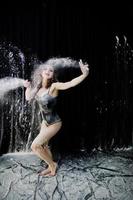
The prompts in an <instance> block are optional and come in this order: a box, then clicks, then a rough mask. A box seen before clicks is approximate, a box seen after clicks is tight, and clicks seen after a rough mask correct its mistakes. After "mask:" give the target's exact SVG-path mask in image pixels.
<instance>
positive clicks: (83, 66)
mask: <svg viewBox="0 0 133 200" xmlns="http://www.w3.org/2000/svg"><path fill="white" fill-rule="evenodd" d="M79 66H80V69H81V72H82V74H81V75H80V76H78V77H76V78H74V79H72V80H71V81H68V82H65V83H61V82H57V83H54V84H53V87H54V88H55V89H57V90H66V89H69V88H71V87H74V86H76V85H78V84H79V83H81V82H82V81H83V80H84V79H85V78H86V77H87V76H88V74H89V68H88V64H83V62H82V60H80V61H79Z"/></svg>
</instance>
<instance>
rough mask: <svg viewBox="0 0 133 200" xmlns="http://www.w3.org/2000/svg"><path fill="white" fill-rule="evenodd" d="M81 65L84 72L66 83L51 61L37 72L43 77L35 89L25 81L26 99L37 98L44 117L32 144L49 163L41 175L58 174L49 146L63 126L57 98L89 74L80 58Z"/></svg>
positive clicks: (36, 152)
mask: <svg viewBox="0 0 133 200" xmlns="http://www.w3.org/2000/svg"><path fill="white" fill-rule="evenodd" d="M79 66H80V69H81V72H82V74H81V75H80V76H78V77H76V78H74V79H72V80H71V81H68V82H65V83H64V82H59V81H57V79H56V73H55V69H54V67H53V66H52V64H50V62H46V63H44V64H41V65H40V69H41V70H40V74H39V73H36V74H37V75H38V76H40V77H41V81H39V82H37V81H36V82H37V83H35V81H34V85H38V86H36V87H35V89H32V86H31V83H30V82H29V81H28V80H25V81H24V87H26V92H25V96H26V100H28V101H31V99H33V98H34V99H36V101H37V103H38V105H39V109H40V116H41V118H42V122H41V129H40V133H39V134H38V135H37V137H36V138H35V139H34V141H33V143H32V145H31V149H32V151H33V152H34V153H35V154H36V155H37V156H38V157H40V158H41V159H42V160H44V161H45V162H46V163H47V165H48V168H47V169H45V170H43V171H42V172H41V173H40V175H49V176H54V175H55V174H56V170H57V163H56V162H55V161H54V160H53V158H52V153H51V151H50V149H49V148H48V142H49V140H50V139H51V138H52V137H53V136H54V135H56V133H57V132H58V131H59V130H60V128H61V126H62V121H61V119H60V117H59V116H58V114H57V113H56V109H55V105H56V100H57V96H58V91H59V90H66V89H68V88H71V87H74V86H76V85H78V84H79V83H81V82H82V81H83V80H84V79H85V78H86V77H87V76H88V74H89V68H88V64H83V62H82V60H80V61H79Z"/></svg>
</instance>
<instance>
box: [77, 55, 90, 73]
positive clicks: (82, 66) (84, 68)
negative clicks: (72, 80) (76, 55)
mask: <svg viewBox="0 0 133 200" xmlns="http://www.w3.org/2000/svg"><path fill="white" fill-rule="evenodd" d="M79 66H80V69H81V71H82V73H83V74H84V75H85V76H88V74H89V67H88V66H89V65H88V64H87V63H85V64H84V63H83V62H82V60H81V59H80V61H79Z"/></svg>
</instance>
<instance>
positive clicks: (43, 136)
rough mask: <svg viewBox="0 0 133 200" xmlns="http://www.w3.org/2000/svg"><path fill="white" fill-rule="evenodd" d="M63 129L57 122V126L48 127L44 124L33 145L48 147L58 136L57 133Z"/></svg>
mask: <svg viewBox="0 0 133 200" xmlns="http://www.w3.org/2000/svg"><path fill="white" fill-rule="evenodd" d="M60 128H61V122H57V123H55V124H52V125H49V126H46V124H45V123H44V122H42V125H41V129H40V133H39V134H38V135H37V137H36V138H35V139H34V141H33V143H34V144H35V143H36V144H39V145H44V144H45V145H48V141H49V140H50V139H51V138H52V137H53V136H54V135H56V133H57V132H58V131H59V130H60Z"/></svg>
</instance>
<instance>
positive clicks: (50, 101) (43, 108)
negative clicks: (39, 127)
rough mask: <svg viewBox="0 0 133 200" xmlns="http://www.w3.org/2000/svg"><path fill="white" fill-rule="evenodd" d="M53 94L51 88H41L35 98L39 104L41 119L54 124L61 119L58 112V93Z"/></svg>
mask: <svg viewBox="0 0 133 200" xmlns="http://www.w3.org/2000/svg"><path fill="white" fill-rule="evenodd" d="M53 95H55V93H54V94H51V92H50V88H48V89H43V88H41V89H40V90H39V91H38V93H37V94H36V96H35V99H36V101H37V103H38V105H39V115H40V116H41V120H44V121H46V123H47V124H53V123H55V122H57V121H61V120H60V118H59V116H58V114H57V113H56V104H57V96H58V95H57V93H56V96H53Z"/></svg>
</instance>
